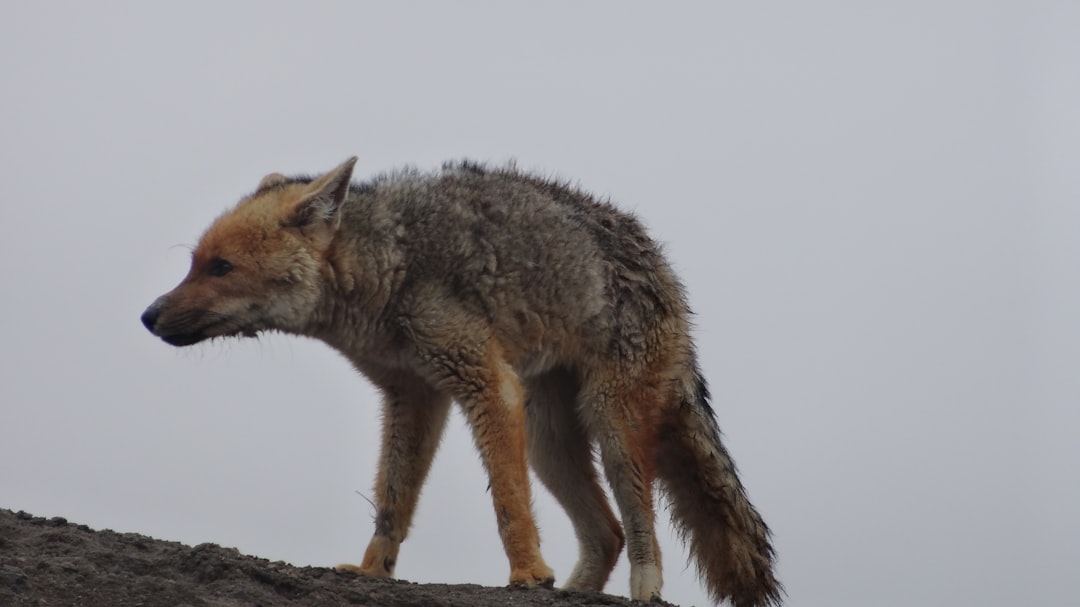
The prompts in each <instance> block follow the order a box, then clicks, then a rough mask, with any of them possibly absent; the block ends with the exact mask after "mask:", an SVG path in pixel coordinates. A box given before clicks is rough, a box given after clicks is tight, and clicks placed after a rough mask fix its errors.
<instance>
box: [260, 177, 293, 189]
mask: <svg viewBox="0 0 1080 607" xmlns="http://www.w3.org/2000/svg"><path fill="white" fill-rule="evenodd" d="M286 181H288V178H287V177H285V176H284V175H282V174H281V173H270V174H269V175H267V176H266V177H263V178H262V181H260V182H259V185H258V187H256V188H255V190H256V191H258V190H261V189H263V188H269V187H272V186H275V185H281V184H283V183H285V182H286Z"/></svg>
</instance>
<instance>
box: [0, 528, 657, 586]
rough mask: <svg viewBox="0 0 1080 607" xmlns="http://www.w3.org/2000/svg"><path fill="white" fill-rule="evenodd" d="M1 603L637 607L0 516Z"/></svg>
mask: <svg viewBox="0 0 1080 607" xmlns="http://www.w3.org/2000/svg"><path fill="white" fill-rule="evenodd" d="M637 604H638V605H640V603H637ZM0 605H3V606H4V607H8V606H10V607H24V606H25V607H30V606H31V605H33V606H34V607H40V606H42V605H49V606H86V607H91V606H97V605H101V606H109V607H125V606H131V607H135V606H142V607H157V606H162V607H181V606H183V607H234V606H237V607H239V606H241V605H242V606H245V607H247V606H256V605H257V606H262V607H276V606H279V605H290V606H296V605H320V606H337V605H370V606H385V607H429V606H432V605H437V606H445V607H450V606H456V605H460V606H462V607H496V606H498V607H533V606H536V607H539V606H547V607H550V606H553V605H554V606H557V605H566V606H575V607H586V606H600V605H604V606H615V607H631V605H633V603H631V602H630V601H627V600H625V599H621V598H618V597H613V596H609V595H605V594H598V593H577V592H566V591H561V590H544V589H534V590H511V589H508V588H485V587H482V586H474V585H450V584H413V583H410V582H405V581H400V580H379V579H371V578H364V577H361V576H357V575H354V574H351V573H340V572H337V571H335V570H333V569H327V568H323V567H294V566H292V565H289V564H287V563H283V562H280V561H276V562H270V561H268V560H266V559H260V558H256V557H252V556H246V555H243V554H240V552H239V551H237V550H236V549H232V548H222V547H221V546H218V545H215V544H200V545H198V546H195V547H194V548H192V547H190V546H185V545H184V544H181V543H179V542H166V541H162V540H156V539H153V538H149V537H146V536H144V535H138V534H135V533H116V532H114V531H108V530H105V531H94V530H92V529H90V528H89V527H87V526H86V525H76V524H72V523H69V522H67V521H66V520H65V519H62V518H52V519H43V518H40V517H35V516H32V515H30V514H27V513H25V512H11V511H10V510H3V509H0Z"/></svg>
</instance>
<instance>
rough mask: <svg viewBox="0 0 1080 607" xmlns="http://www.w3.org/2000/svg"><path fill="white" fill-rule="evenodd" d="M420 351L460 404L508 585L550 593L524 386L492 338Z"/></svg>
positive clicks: (550, 577)
mask: <svg viewBox="0 0 1080 607" xmlns="http://www.w3.org/2000/svg"><path fill="white" fill-rule="evenodd" d="M450 343H454V342H453V341H450V340H445V341H442V342H441V344H442V346H443V347H442V348H438V349H432V350H428V351H426V352H424V351H422V354H421V355H422V356H423V357H424V358H425V359H426V360H427V362H428V364H429V365H430V366H431V369H432V371H433V374H434V377H435V379H436V384H437V385H439V386H444V387H445V389H446V390H447V391H448V392H450V393H451V394H452V396H453V397H454V400H456V401H457V402H458V404H460V405H461V408H462V411H463V412H464V413H465V418H466V420H467V421H468V423H469V426H470V428H471V429H472V433H473V438H474V440H475V442H476V446H477V449H478V450H479V451H480V457H481V459H482V461H483V463H484V468H486V470H487V473H488V478H489V480H490V482H491V499H492V502H493V503H494V506H495V518H496V522H497V523H498V527H499V536H500V538H501V539H502V542H503V548H504V550H505V551H506V556H507V558H508V560H509V561H510V585H511V586H521V587H533V586H543V587H547V588H551V587H552V586H553V585H554V583H555V575H554V573H553V572H552V570H551V568H550V567H548V566H547V563H545V562H544V558H543V556H541V554H540V535H539V532H538V531H537V529H536V522H535V519H534V518H533V514H532V498H531V496H530V490H529V474H528V464H527V461H526V456H525V448H526V444H525V403H524V392H523V390H522V386H521V381H520V379H519V377H518V375H517V373H516V372H515V371H514V370H513V368H512V367H511V366H510V365H509V364H508V363H507V362H506V361H505V359H504V357H503V355H502V350H501V349H500V347H499V345H498V343H497V342H496V341H495V340H494V338H490V339H489V340H487V341H486V342H484V341H481V342H479V343H477V342H475V341H473V342H470V341H469V340H467V339H464V338H461V339H459V340H457V343H456V344H454V345H448V344H450Z"/></svg>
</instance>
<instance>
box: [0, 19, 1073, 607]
mask: <svg viewBox="0 0 1080 607" xmlns="http://www.w3.org/2000/svg"><path fill="white" fill-rule="evenodd" d="M1078 61H1080V4H1078V3H1075V2H1072V1H1069V0H1063V1H1061V2H1022V1H1017V2H993V1H974V0H972V1H955V2H937V1H916V2H891V3H883V2H879V3H866V2H854V1H851V2H829V1H826V2H813V3H810V2H780V3H710V4H708V5H706V4H705V3H693V4H685V5H684V4H679V3H658V2H657V3H650V4H637V3H622V2H620V3H615V2H606V3H605V2H590V3H570V2H566V3H530V4H525V3H499V4H496V3H494V2H490V3H463V4H457V3H454V4H451V3H427V4H421V3H394V4H391V3H389V2H387V3H381V4H374V3H359V2H355V3H346V2H340V3H320V2H306V3H302V7H301V3H299V2H297V3H293V4H283V3H280V2H258V3H256V2H248V3H240V2H226V3H222V2H214V3H202V4H200V3H192V2H184V3H141V2H130V3H100V2H94V3H86V2H77V3H75V2H71V3H63V2H41V3H29V2H20V3H14V4H11V5H9V6H8V7H7V10H5V16H4V19H3V20H0V103H2V106H0V107H2V109H3V112H2V113H0V166H2V167H3V171H4V173H5V177H4V179H3V180H2V181H0V201H2V205H3V206H2V208H3V220H2V221H0V284H2V293H3V295H2V298H0V407H2V409H0V414H2V415H0V507H5V508H10V509H14V510H20V509H23V510H27V511H29V512H32V513H34V514H37V515H41V516H64V517H67V518H68V519H70V520H73V521H77V522H80V523H86V524H89V525H91V526H93V527H98V528H102V527H108V528H113V529H117V530H121V531H136V532H141V533H146V534H149V535H153V536H156V537H160V538H165V539H171V540H180V541H183V542H186V543H190V544H196V543H200V542H206V541H211V542H216V543H219V544H223V545H226V546H235V547H238V548H239V549H240V550H242V551H244V552H246V553H250V554H254V555H258V556H263V557H266V558H270V559H282V560H286V561H289V562H292V563H294V564H297V565H309V564H310V565H332V564H336V563H338V562H343V561H351V562H359V560H360V558H361V556H362V554H363V549H364V547H365V545H366V543H367V540H368V538H369V536H370V534H371V531H372V529H373V526H372V522H371V516H372V508H371V507H370V505H369V504H368V503H367V501H366V500H365V498H364V497H362V495H361V494H363V495H367V496H370V495H371V490H370V487H371V485H372V481H373V478H374V471H375V461H376V451H377V445H378V442H377V435H378V421H377V411H378V400H377V397H376V394H375V393H374V391H373V390H372V388H371V387H370V386H369V385H368V384H367V383H366V381H365V380H364V379H363V378H361V377H359V376H357V375H356V373H355V372H354V371H352V370H351V368H350V367H349V365H348V364H347V363H346V362H345V361H344V360H343V359H342V358H341V357H340V356H338V355H337V354H336V353H334V352H333V351H331V350H330V349H329V348H328V347H326V346H324V345H322V344H320V343H316V342H312V341H305V340H300V339H296V338H288V337H281V336H270V337H264V338H261V339H260V340H258V341H255V340H247V341H228V342H224V343H221V342H218V343H214V344H210V345H205V346H197V347H195V348H192V349H188V350H179V349H175V348H172V347H171V346H167V345H165V344H164V343H162V342H161V341H159V340H157V339H155V338H153V337H152V336H151V335H150V334H149V333H148V332H146V330H145V329H144V328H143V327H142V326H141V325H140V323H139V314H140V313H141V312H142V310H143V308H144V307H145V306H146V305H148V304H149V303H150V302H151V301H152V300H153V299H154V298H155V297H157V296H158V295H160V294H161V293H164V292H165V291H167V290H168V289H171V288H172V287H173V286H174V285H175V284H176V283H177V282H178V281H179V280H180V279H181V278H182V276H183V274H184V273H185V272H186V269H187V264H188V249H187V246H189V245H192V244H194V243H195V242H196V240H197V238H198V236H199V234H200V233H201V231H202V230H203V229H204V228H205V227H206V226H207V225H208V224H209V222H210V221H211V220H213V218H214V217H216V216H217V215H218V214H219V213H220V212H221V211H222V210H224V209H225V208H227V207H229V206H230V205H231V204H233V203H234V202H235V201H236V200H237V199H239V198H240V197H241V196H242V195H244V194H245V193H248V192H250V191H251V190H252V189H253V188H254V187H255V185H256V183H257V182H258V180H259V179H260V178H261V177H262V176H263V175H264V174H266V173H268V172H272V171H281V172H285V173H305V172H317V171H322V170H326V169H329V168H331V167H333V166H335V165H336V164H338V163H339V162H341V161H342V160H344V159H345V158H347V157H348V156H351V155H354V154H355V155H357V156H359V158H360V160H359V163H358V164H357V169H356V174H357V176H359V177H363V176H366V175H371V174H374V173H376V172H380V171H383V170H386V169H389V168H393V167H396V166H400V165H402V164H415V165H417V166H419V167H422V168H431V167H435V166H437V165H438V164H439V163H441V162H442V161H443V160H446V159H454V158H461V157H469V158H473V159H477V160H481V161H488V162H492V163H502V162H505V161H507V160H509V159H512V158H514V159H516V160H517V162H518V165H519V166H521V167H524V168H527V169H530V170H537V171H540V172H543V173H544V174H551V175H557V176H560V177H562V178H566V179H571V180H574V181H576V182H578V183H580V184H581V185H582V186H583V187H585V188H586V189H589V190H591V191H593V192H595V193H597V194H600V195H604V196H610V197H611V198H612V199H613V200H615V201H617V202H618V204H620V205H621V206H622V207H623V208H626V209H630V210H633V211H634V212H636V213H637V214H638V215H639V216H640V217H641V218H642V219H643V220H644V221H645V223H646V224H647V225H648V226H650V229H651V231H652V233H653V234H654V235H655V236H656V237H657V238H658V239H660V240H662V241H663V242H665V243H666V250H667V251H668V253H669V255H670V257H671V258H672V260H673V263H674V265H675V266H676V268H678V270H679V271H680V272H681V275H682V277H683V279H684V281H685V283H686V285H687V287H688V289H689V293H690V299H691V302H692V304H693V306H694V308H695V310H696V311H697V313H698V318H697V327H696V338H697V340H698V344H699V347H700V351H701V355H702V359H703V360H702V362H703V366H704V369H705V370H706V372H707V376H708V378H709V380H710V382H711V385H712V386H713V393H714V394H715V397H716V402H715V405H716V409H717V412H718V415H719V419H720V425H721V427H722V428H723V429H724V431H725V435H726V440H727V445H728V447H729V448H730V450H731V451H732V452H733V455H734V457H735V459H736V461H737V463H738V465H739V468H740V470H741V472H742V479H743V482H744V483H745V484H746V486H747V488H748V490H749V493H750V496H751V499H752V500H753V501H754V502H755V504H756V505H757V506H758V508H759V509H760V510H761V512H762V514H763V515H764V517H765V519H766V521H767V522H768V523H769V525H770V526H771V527H772V528H773V529H774V531H775V534H776V537H775V542H776V547H777V550H778V553H779V574H780V577H781V579H782V581H783V582H784V583H785V584H786V586H787V588H788V591H789V594H790V600H789V604H790V605H793V606H800V607H801V606H810V607H814V606H821V607H832V606H849V605H850V606H853V607H855V606H859V607H861V606H865V605H880V606H885V607H889V606H909V605H950V606H951V605H1018V604H1026V605H1047V606H1055V605H1062V606H1063V605H1072V604H1075V595H1076V593H1075V587H1074V586H1075V585H1074V583H1073V582H1071V581H1070V580H1072V579H1073V578H1074V577H1075V575H1076V572H1077V569H1078V565H1080V517H1078V516H1077V514H1076V513H1077V512H1080V484H1078V483H1077V473H1078V469H1080V446H1078V443H1080V441H1078V438H1077V437H1078V436H1080V412H1078V411H1077V407H1076V405H1077V404H1080V374H1078V373H1077V363H1078V362H1080V321H1078V313H1080V186H1078V182H1077V174H1078V170H1077V169H1078V168H1080V154H1078V148H1080V146H1078V142H1080V70H1078V68H1077V65H1078ZM486 486H487V481H486V478H485V476H484V474H483V472H482V469H481V467H480V464H479V459H478V457H477V455H476V453H475V451H474V449H473V446H472V441H471V439H470V438H469V436H468V434H467V432H466V431H465V430H464V427H463V424H462V422H461V418H460V415H458V414H455V416H454V418H453V422H452V425H451V428H450V431H449V432H448V434H447V436H446V438H445V440H444V442H443V446H442V448H441V450H440V452H439V455H438V459H437V461H436V464H435V467H434V469H433V471H432V475H431V478H430V480H429V482H428V484H427V486H426V489H425V492H424V495H423V498H422V499H421V503H420V509H419V514H418V519H417V522H416V525H415V526H414V528H413V531H412V534H411V535H410V537H409V539H408V541H406V542H405V544H404V545H403V546H402V553H401V558H400V564H399V566H398V570H397V573H398V575H399V576H400V577H403V578H406V579H410V580H414V581H421V582H428V581H448V582H475V583H482V584H489V585H501V584H505V583H506V580H507V576H508V565H507V562H506V559H505V556H504V555H503V552H502V547H501V545H500V543H499V539H498V535H497V532H496V529H495V517H494V514H493V512H492V508H491V504H490V498H489V496H488V494H487V492H486ZM534 490H535V494H536V510H537V515H538V518H539V522H540V525H541V535H542V539H543V546H542V547H543V551H544V554H545V556H546V559H547V560H548V562H549V563H550V564H551V565H552V567H554V568H555V571H556V575H557V577H558V579H560V580H565V578H566V576H567V575H568V573H569V571H570V569H571V567H572V566H573V562H574V559H575V557H576V545H575V543H574V539H573V533H572V531H571V529H570V526H569V524H568V522H567V520H566V518H565V516H564V515H563V514H562V512H561V510H559V509H558V507H557V506H555V505H554V502H553V501H552V500H551V498H550V497H549V496H548V495H547V493H546V492H545V491H544V490H543V488H541V487H540V486H539V485H536V486H535V487H534ZM664 514H665V515H666V513H664ZM663 524H664V526H663V527H662V530H663V531H662V532H663V536H664V541H663V551H664V563H665V566H666V570H665V579H666V585H665V587H664V591H665V598H667V599H668V600H671V601H674V602H679V603H683V604H687V605H689V604H694V603H696V604H699V605H703V604H707V600H706V599H705V593H704V591H703V589H702V587H701V586H700V584H698V583H697V581H696V580H695V579H694V575H693V570H692V569H690V568H687V567H686V566H685V559H686V552H685V551H684V550H683V548H682V547H681V546H680V545H679V544H678V543H677V542H676V541H675V540H674V539H672V536H671V533H670V531H669V530H668V528H667V526H666V521H665V522H664V523H663ZM628 578H629V573H628V567H627V565H626V564H625V557H623V560H622V561H621V562H620V566H619V568H618V569H617V570H616V572H615V574H614V576H613V578H612V580H611V582H610V583H609V584H608V587H607V590H608V591H609V592H613V593H616V594H623V595H625V594H626V593H627V588H628Z"/></svg>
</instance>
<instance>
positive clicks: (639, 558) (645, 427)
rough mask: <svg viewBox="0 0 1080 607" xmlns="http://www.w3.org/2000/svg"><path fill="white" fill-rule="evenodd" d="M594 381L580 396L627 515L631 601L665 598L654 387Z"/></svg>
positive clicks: (609, 379) (624, 520)
mask: <svg viewBox="0 0 1080 607" xmlns="http://www.w3.org/2000/svg"><path fill="white" fill-rule="evenodd" d="M611 375H612V376H609V377H603V378H599V377H593V378H592V381H591V382H589V383H586V385H584V386H583V388H582V391H581V394H580V397H579V398H580V402H581V406H582V413H583V417H584V418H585V420H586V423H587V424H588V425H589V429H590V432H591V434H592V435H593V436H595V437H596V440H597V442H598V443H599V445H600V458H601V461H602V463H603V466H604V475H605V476H606V477H607V480H608V483H609V484H610V485H611V489H612V494H613V496H614V498H615V502H616V504H617V505H618V507H619V512H620V513H621V514H622V523H623V530H624V531H625V533H626V552H627V556H628V557H629V559H630V598H632V599H635V600H640V601H648V600H652V599H654V598H659V597H660V588H661V587H662V586H663V574H662V570H661V568H662V565H661V560H660V546H659V543H658V542H657V540H656V530H655V521H656V515H655V511H654V507H653V493H654V491H653V487H654V480H655V471H654V469H653V468H654V449H655V444H654V443H655V436H653V435H652V432H653V426H654V424H653V423H652V420H651V416H652V415H655V414H656V413H657V408H658V407H659V402H658V401H656V400H655V389H653V388H651V387H648V386H646V385H637V386H634V385H630V386H627V381H628V380H627V379H626V378H625V377H615V376H614V374H611Z"/></svg>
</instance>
